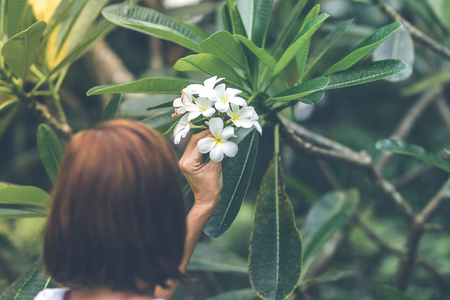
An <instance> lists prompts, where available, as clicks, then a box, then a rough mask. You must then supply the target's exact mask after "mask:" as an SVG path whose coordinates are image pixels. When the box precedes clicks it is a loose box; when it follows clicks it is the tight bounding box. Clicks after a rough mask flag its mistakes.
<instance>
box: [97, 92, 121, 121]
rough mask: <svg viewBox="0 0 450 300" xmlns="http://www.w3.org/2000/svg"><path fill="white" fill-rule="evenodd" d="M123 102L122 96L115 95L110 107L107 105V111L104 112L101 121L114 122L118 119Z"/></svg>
mask: <svg viewBox="0 0 450 300" xmlns="http://www.w3.org/2000/svg"><path fill="white" fill-rule="evenodd" d="M121 100H122V94H114V96H112V98H111V100H109V102H108V105H106V107H105V110H104V111H103V114H102V119H101V121H102V122H104V121H109V120H113V119H114V118H115V117H116V115H117V111H118V110H119V105H120V101H121Z"/></svg>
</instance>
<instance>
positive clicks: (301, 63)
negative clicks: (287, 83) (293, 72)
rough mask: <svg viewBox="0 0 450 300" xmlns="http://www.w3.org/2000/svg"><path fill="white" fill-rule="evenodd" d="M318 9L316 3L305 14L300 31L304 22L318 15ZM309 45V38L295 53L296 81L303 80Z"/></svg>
mask: <svg viewBox="0 0 450 300" xmlns="http://www.w3.org/2000/svg"><path fill="white" fill-rule="evenodd" d="M319 11H320V5H319V4H317V5H316V6H314V7H313V8H312V9H311V10H310V12H309V13H308V14H307V15H306V17H305V20H304V21H303V25H302V27H301V28H300V30H299V31H302V30H303V28H304V27H305V26H306V24H308V22H309V21H311V20H312V19H314V18H315V17H317V16H318V15H319ZM310 45H311V40H308V41H306V42H305V44H304V45H303V47H302V48H300V50H299V51H298V53H297V54H296V55H295V60H296V62H297V72H298V80H297V81H298V82H302V81H303V75H304V72H305V65H306V60H307V58H308V54H309V47H310Z"/></svg>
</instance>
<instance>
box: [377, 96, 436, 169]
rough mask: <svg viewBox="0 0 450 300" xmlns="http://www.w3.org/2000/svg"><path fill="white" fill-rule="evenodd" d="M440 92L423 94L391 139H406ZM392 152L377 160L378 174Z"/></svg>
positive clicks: (384, 153)
mask: <svg viewBox="0 0 450 300" xmlns="http://www.w3.org/2000/svg"><path fill="white" fill-rule="evenodd" d="M441 92H442V89H440V88H437V89H432V90H430V91H428V92H427V93H425V94H424V95H423V96H422V97H421V98H420V99H419V100H418V101H417V102H416V103H414V105H413V106H412V107H411V108H410V109H409V111H408V112H407V113H406V114H405V115H404V117H403V119H402V120H401V121H400V123H399V125H398V126H397V128H396V129H395V131H394V133H393V134H392V135H391V138H393V139H403V138H404V137H406V136H407V135H408V134H409V132H410V131H411V128H412V127H413V126H414V124H415V122H416V121H417V119H418V118H419V116H420V115H421V114H422V112H423V111H424V110H425V108H426V107H427V106H428V104H430V103H431V102H432V101H433V100H436V99H438V98H437V96H438V95H439V94H440V93H441ZM392 154H393V153H392V152H383V154H382V155H381V156H380V158H379V159H378V162H377V164H376V165H375V168H376V170H377V171H378V172H381V171H382V170H383V168H384V166H385V165H386V164H387V162H388V161H389V159H390V158H391V157H392Z"/></svg>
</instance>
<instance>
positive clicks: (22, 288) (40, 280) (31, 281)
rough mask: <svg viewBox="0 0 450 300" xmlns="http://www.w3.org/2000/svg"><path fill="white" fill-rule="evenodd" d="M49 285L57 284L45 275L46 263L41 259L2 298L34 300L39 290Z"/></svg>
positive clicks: (3, 299) (1, 299)
mask: <svg viewBox="0 0 450 300" xmlns="http://www.w3.org/2000/svg"><path fill="white" fill-rule="evenodd" d="M47 287H56V284H55V283H53V282H52V281H50V278H49V277H47V276H45V274H44V264H43V262H42V259H39V260H38V261H37V262H36V263H34V264H33V265H32V266H31V267H30V268H29V269H28V270H27V271H26V272H25V273H24V274H22V275H21V276H20V277H19V278H18V279H17V280H16V281H15V282H14V283H13V284H12V285H11V286H9V287H8V288H7V289H6V290H5V291H4V292H3V294H2V295H1V296H0V300H33V298H34V297H35V296H36V294H37V293H38V292H40V291H41V290H43V289H45V288H47Z"/></svg>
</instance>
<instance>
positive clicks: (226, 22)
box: [222, 3, 233, 33]
mask: <svg viewBox="0 0 450 300" xmlns="http://www.w3.org/2000/svg"><path fill="white" fill-rule="evenodd" d="M222 23H223V28H224V29H225V30H226V31H228V32H230V33H232V32H233V27H232V26H231V18H230V10H229V9H228V4H226V3H225V4H224V5H223V7H222Z"/></svg>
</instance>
